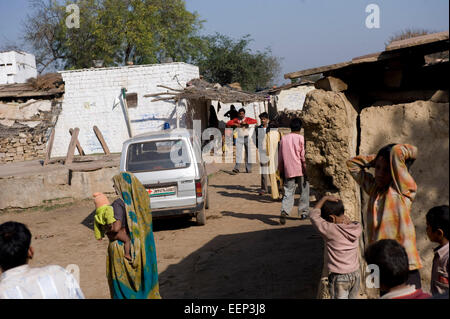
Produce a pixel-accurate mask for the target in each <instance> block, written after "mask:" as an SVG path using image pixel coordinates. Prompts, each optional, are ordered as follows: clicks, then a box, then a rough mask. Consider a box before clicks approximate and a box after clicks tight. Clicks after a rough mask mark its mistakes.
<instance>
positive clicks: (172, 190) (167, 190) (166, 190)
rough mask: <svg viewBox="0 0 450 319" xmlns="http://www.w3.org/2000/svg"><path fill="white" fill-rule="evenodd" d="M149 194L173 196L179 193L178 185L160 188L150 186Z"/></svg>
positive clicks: (151, 195)
mask: <svg viewBox="0 0 450 319" xmlns="http://www.w3.org/2000/svg"><path fill="white" fill-rule="evenodd" d="M147 192H148V194H149V195H150V197H160V196H173V195H176V194H177V187H176V186H169V187H159V188H151V189H150V188H148V189H147Z"/></svg>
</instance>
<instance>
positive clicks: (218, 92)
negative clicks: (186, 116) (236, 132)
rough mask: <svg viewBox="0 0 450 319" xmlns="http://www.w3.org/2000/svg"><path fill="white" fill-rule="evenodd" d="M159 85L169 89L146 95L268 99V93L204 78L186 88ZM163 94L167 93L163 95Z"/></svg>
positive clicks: (226, 100) (167, 98)
mask: <svg viewBox="0 0 450 319" xmlns="http://www.w3.org/2000/svg"><path fill="white" fill-rule="evenodd" d="M158 87H161V88H165V89H167V90H168V91H166V92H160V93H154V94H147V95H144V97H156V98H155V99H153V100H152V102H155V101H170V100H174V101H177V100H181V99H186V100H198V99H205V100H213V101H220V102H222V103H234V102H241V103H251V102H263V101H265V100H266V96H267V95H266V94H260V93H249V92H244V91H241V90H237V89H233V88H232V87H230V86H228V87H223V86H221V85H220V84H211V83H209V82H207V81H205V80H202V79H193V80H191V81H189V82H188V83H187V86H186V88H184V89H172V88H170V87H167V86H164V85H158ZM163 95H167V96H165V97H163Z"/></svg>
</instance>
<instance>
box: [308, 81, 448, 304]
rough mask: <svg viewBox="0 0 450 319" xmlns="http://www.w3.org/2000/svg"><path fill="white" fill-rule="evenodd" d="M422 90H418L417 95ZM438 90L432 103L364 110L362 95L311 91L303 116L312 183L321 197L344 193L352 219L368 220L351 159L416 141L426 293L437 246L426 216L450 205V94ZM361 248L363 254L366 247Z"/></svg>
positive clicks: (417, 215)
mask: <svg viewBox="0 0 450 319" xmlns="http://www.w3.org/2000/svg"><path fill="white" fill-rule="evenodd" d="M420 92H421V91H417V92H415V93H416V95H415V96H419V95H420V94H419V93H420ZM437 92H439V97H438V98H436V97H434V96H435V95H432V96H433V97H432V98H430V99H429V100H417V101H414V102H411V103H406V104H393V103H392V102H389V101H387V100H384V99H383V101H379V102H377V103H374V105H371V106H368V107H365V108H363V109H362V110H361V111H359V110H360V105H359V103H358V98H357V97H356V95H355V96H352V95H351V94H349V93H346V94H344V93H342V92H333V91H324V90H314V91H311V92H310V93H308V95H307V97H306V100H305V105H304V109H303V114H302V119H303V122H304V129H305V140H306V161H307V172H308V176H309V179H310V182H311V184H312V186H313V187H314V189H315V191H316V192H317V193H318V195H319V196H321V195H323V194H325V193H337V194H339V196H340V197H341V198H342V200H343V202H344V205H345V207H346V215H348V216H349V217H350V218H352V219H353V220H358V221H363V222H365V218H363V219H361V216H363V217H365V211H366V207H365V206H364V203H366V202H367V198H366V197H365V196H364V195H363V197H362V198H363V200H362V203H361V193H360V190H359V187H358V185H357V184H356V183H355V182H354V180H353V179H352V177H351V176H350V174H349V173H348V170H347V167H346V165H345V162H346V160H347V159H349V158H350V157H353V156H355V155H356V154H373V153H376V152H377V151H378V150H379V149H380V148H381V147H383V146H384V145H387V144H389V143H410V144H413V145H415V146H417V147H418V149H419V155H418V159H417V160H416V162H415V163H414V165H413V166H412V168H411V172H412V174H413V176H414V178H415V179H416V182H417V184H418V193H417V197H416V200H415V202H414V204H413V209H412V218H413V221H414V224H415V226H416V233H417V245H418V249H419V253H420V255H421V258H422V262H423V265H424V268H423V269H422V270H421V275H422V284H423V287H424V289H425V290H428V289H429V283H430V273H431V264H432V259H433V251H432V248H433V247H435V246H436V244H434V243H431V242H430V241H429V240H428V238H427V236H426V231H425V229H426V222H425V215H426V213H427V211H428V210H429V209H430V208H431V207H433V206H436V205H443V204H448V203H449V186H448V185H449V177H448V172H449V153H448V152H449V103H448V91H442V90H440V91H437ZM380 105H381V106H380ZM358 112H360V116H359V117H358ZM361 212H363V214H362V215H361ZM363 239H364V238H363ZM365 242H366V243H367V241H365ZM361 248H362V249H361V252H362V251H363V249H364V248H363V245H361ZM363 263H364V261H363V260H362V264H363ZM361 269H362V270H364V268H363V267H362V268H361ZM325 272H326V271H325V270H324V275H325ZM362 278H364V277H362ZM363 284H364V281H363V280H362V285H363ZM324 288H325V285H324V284H323V283H322V287H321V288H320V289H319V291H321V293H322V295H321V296H319V297H322V298H327V293H326V290H325V289H324ZM362 289H363V291H364V287H363V286H362Z"/></svg>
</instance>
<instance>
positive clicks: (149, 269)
mask: <svg viewBox="0 0 450 319" xmlns="http://www.w3.org/2000/svg"><path fill="white" fill-rule="evenodd" d="M113 182H114V188H115V189H116V192H117V193H118V195H119V196H120V199H117V200H116V201H115V202H114V203H113V205H112V206H113V207H114V215H115V217H116V212H119V214H118V216H117V217H116V219H119V220H120V211H122V212H125V214H122V215H125V216H122V218H123V222H122V226H125V227H126V228H127V230H128V233H129V236H130V238H131V257H132V259H131V261H128V260H126V259H124V247H123V242H121V241H120V240H116V241H111V237H110V236H108V237H110V243H109V246H108V256H107V262H106V276H107V278H108V284H109V289H110V293H111V297H112V298H113V299H160V298H161V296H160V294H159V284H158V268H157V262H156V249H155V241H154V238H153V224H152V214H151V210H150V198H149V196H148V193H147V191H146V190H145V188H144V186H142V184H141V183H140V182H139V180H138V179H137V178H136V177H135V176H134V175H133V174H131V173H128V172H124V173H120V174H118V175H116V176H114V177H113Z"/></svg>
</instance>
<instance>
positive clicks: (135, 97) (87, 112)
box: [51, 62, 200, 157]
mask: <svg viewBox="0 0 450 319" xmlns="http://www.w3.org/2000/svg"><path fill="white" fill-rule="evenodd" d="M60 73H61V75H62V77H63V80H64V82H65V93H64V100H63V103H62V111H61V113H60V115H59V117H58V121H57V123H56V127H55V140H54V143H53V149H52V155H51V156H52V157H59V156H66V154H67V150H68V147H69V143H70V134H69V129H71V128H76V127H78V128H79V129H80V132H79V135H78V140H79V142H80V145H81V147H82V148H83V150H84V151H85V153H86V154H94V153H103V149H102V147H101V145H100V142H99V141H98V139H97V137H96V136H95V133H94V131H93V126H94V125H95V126H97V127H98V128H99V129H100V131H101V132H102V135H103V137H104V139H105V142H106V143H107V145H108V148H109V149H110V151H111V152H113V153H114V152H121V150H122V144H123V142H124V141H125V140H127V139H128V138H129V128H128V124H127V123H128V122H129V123H130V127H131V132H132V134H133V136H135V135H137V134H141V133H144V132H149V131H155V130H161V129H163V127H164V123H165V122H168V123H169V124H170V127H171V128H174V127H175V126H176V124H177V119H178V122H179V123H180V127H186V123H185V114H186V103H181V104H180V105H178V106H176V105H175V102H173V101H157V102H152V100H153V99H154V98H153V97H144V95H146V94H153V93H160V92H164V91H168V90H166V89H164V88H162V87H158V85H163V86H167V87H170V88H173V89H183V88H184V87H186V83H187V82H188V81H190V80H192V79H194V78H199V76H200V74H199V68H198V67H197V66H193V65H190V64H186V63H181V62H180V63H178V62H177V63H163V64H151V65H136V66H123V67H111V68H92V69H82V70H73V71H61V72H60ZM122 88H125V89H126V99H123V98H122V97H121V91H122ZM124 101H127V104H128V118H129V121H127V115H126V112H125V108H124ZM75 154H77V152H76V151H75Z"/></svg>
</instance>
